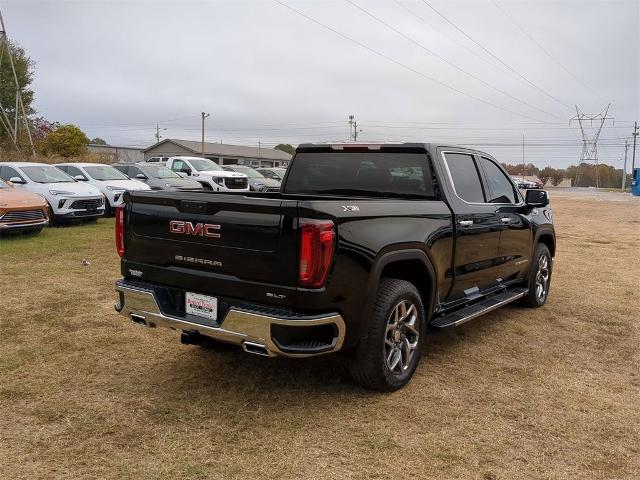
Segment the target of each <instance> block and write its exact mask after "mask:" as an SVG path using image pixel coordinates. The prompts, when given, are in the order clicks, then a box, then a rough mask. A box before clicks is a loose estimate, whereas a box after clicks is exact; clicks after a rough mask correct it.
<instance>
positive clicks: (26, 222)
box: [0, 179, 49, 234]
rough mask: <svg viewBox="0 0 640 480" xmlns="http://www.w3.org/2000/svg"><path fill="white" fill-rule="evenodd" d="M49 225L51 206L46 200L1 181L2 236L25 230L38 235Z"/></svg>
mask: <svg viewBox="0 0 640 480" xmlns="http://www.w3.org/2000/svg"><path fill="white" fill-rule="evenodd" d="M48 224H49V205H48V204H47V201H46V200H45V199H44V198H42V197H41V196H40V195H38V194H36V193H31V192H27V191H25V190H18V189H17V188H14V187H13V185H12V184H11V183H10V182H5V181H3V180H2V179H0V234H2V233H4V232H7V231H25V230H31V231H34V232H35V233H37V232H39V231H40V230H42V229H43V228H44V227H46V226H47V225H48Z"/></svg>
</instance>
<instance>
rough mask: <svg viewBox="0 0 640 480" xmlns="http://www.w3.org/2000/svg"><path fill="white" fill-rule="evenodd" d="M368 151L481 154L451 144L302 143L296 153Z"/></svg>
mask: <svg viewBox="0 0 640 480" xmlns="http://www.w3.org/2000/svg"><path fill="white" fill-rule="evenodd" d="M351 148H354V149H356V148H357V149H368V150H380V149H385V150H386V149H393V150H403V149H406V150H416V149H420V150H427V151H429V150H431V149H432V148H455V149H460V150H467V151H473V152H479V150H476V149H474V148H469V147H461V146H458V145H455V144H450V143H435V142H433V143H429V142H424V143H419V142H357V143H356V142H327V143H302V144H300V145H298V148H297V149H296V151H308V150H327V149H332V150H344V149H351Z"/></svg>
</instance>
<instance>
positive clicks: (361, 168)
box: [284, 151, 435, 198]
mask: <svg viewBox="0 0 640 480" xmlns="http://www.w3.org/2000/svg"><path fill="white" fill-rule="evenodd" d="M289 168H290V172H289V177H288V179H287V184H286V186H285V188H284V192H285V193H301V194H320V195H322V194H328V195H331V194H334V195H347V196H361V195H366V196H380V197H397V196H400V197H415V198H434V196H435V194H434V188H433V180H432V176H431V170H430V168H429V160H428V158H427V155H426V154H424V153H390V152H384V151H383V152H346V153H345V152H318V153H304V152H303V153H299V154H297V155H296V157H295V159H294V161H293V163H292V165H291V167H289Z"/></svg>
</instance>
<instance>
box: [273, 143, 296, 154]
mask: <svg viewBox="0 0 640 480" xmlns="http://www.w3.org/2000/svg"><path fill="white" fill-rule="evenodd" d="M276 150H282V151H283V152H287V153H288V154H289V155H293V154H294V153H295V152H296V147H294V146H293V145H290V144H288V143H281V144H279V145H276Z"/></svg>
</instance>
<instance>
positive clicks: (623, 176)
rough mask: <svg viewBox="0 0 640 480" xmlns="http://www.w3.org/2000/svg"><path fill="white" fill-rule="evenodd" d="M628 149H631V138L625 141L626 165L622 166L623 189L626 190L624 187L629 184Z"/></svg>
mask: <svg viewBox="0 0 640 480" xmlns="http://www.w3.org/2000/svg"><path fill="white" fill-rule="evenodd" d="M634 138H635V137H634ZM627 150H629V140H625V141H624V167H623V168H622V191H624V188H625V187H626V186H627Z"/></svg>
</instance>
